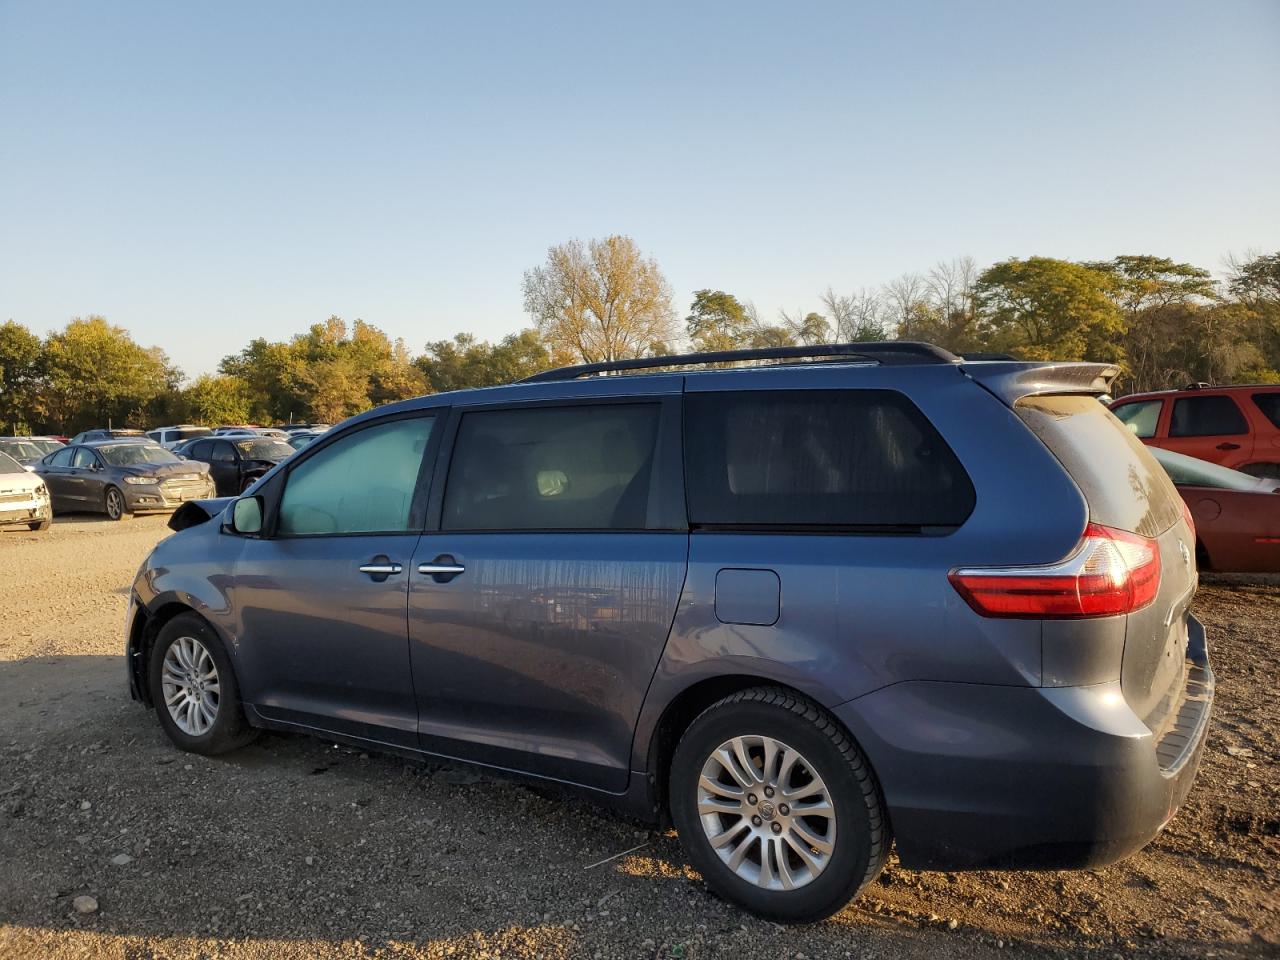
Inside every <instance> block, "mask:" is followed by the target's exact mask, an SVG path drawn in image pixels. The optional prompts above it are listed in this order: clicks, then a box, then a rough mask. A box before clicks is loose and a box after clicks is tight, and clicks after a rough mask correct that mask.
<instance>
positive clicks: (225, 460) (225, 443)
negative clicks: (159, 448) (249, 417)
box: [177, 434, 293, 497]
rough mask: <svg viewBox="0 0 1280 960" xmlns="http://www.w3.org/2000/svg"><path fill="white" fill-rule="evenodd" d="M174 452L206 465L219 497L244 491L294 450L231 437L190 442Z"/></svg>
mask: <svg viewBox="0 0 1280 960" xmlns="http://www.w3.org/2000/svg"><path fill="white" fill-rule="evenodd" d="M177 452H178V453H179V455H180V456H183V457H185V458H187V459H188V460H198V461H200V462H202V463H207V464H208V465H209V473H210V474H211V475H212V476H213V482H214V483H215V484H216V485H217V488H218V496H220V497H227V496H234V495H235V494H237V493H240V492H241V491H243V490H247V489H248V488H249V487H250V486H252V485H253V483H254V482H255V481H256V480H257V479H258V478H259V477H261V476H262V475H263V474H265V473H266V472H267V471H268V470H270V469H271V468H272V467H274V466H275V465H276V464H277V463H279V462H280V461H281V460H283V459H284V458H285V457H288V456H291V455H292V454H293V447H291V446H289V444H287V443H285V442H284V441H283V440H277V439H275V438H273V437H260V436H257V435H243V436H240V435H235V434H232V435H229V436H220V437H204V438H202V439H199V440H195V441H191V442H188V443H185V444H182V445H181V446H180V447H179V448H178V449H177Z"/></svg>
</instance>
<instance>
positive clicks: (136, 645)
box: [126, 600, 235, 707]
mask: <svg viewBox="0 0 1280 960" xmlns="http://www.w3.org/2000/svg"><path fill="white" fill-rule="evenodd" d="M184 613H190V614H194V615H195V616H197V617H199V618H200V620H201V621H202V622H203V623H204V624H205V625H206V626H207V627H208V628H209V629H210V630H212V631H213V634H214V635H215V636H216V637H217V638H218V639H219V640H221V641H222V645H223V649H225V650H226V651H227V656H229V657H231V658H232V664H233V666H234V663H235V659H234V656H233V654H232V647H231V646H230V645H229V644H228V643H227V642H226V638H225V637H223V635H222V631H221V630H219V629H218V626H217V624H215V623H214V622H213V621H211V620H210V619H209V618H208V617H206V616H205V615H204V614H202V613H201V612H200V611H199V610H197V609H196V608H195V607H193V606H191V605H190V604H186V603H183V602H181V601H180V600H167V601H164V602H162V603H160V604H158V605H156V606H155V608H154V609H147V608H146V607H141V608H140V609H139V615H138V616H137V617H135V618H134V621H133V623H132V625H131V626H130V630H129V646H128V650H127V651H126V657H127V660H128V664H129V686H130V689H131V690H132V691H133V692H134V693H135V695H136V697H137V699H139V700H141V701H142V702H143V703H145V704H146V705H147V706H149V707H150V706H154V705H155V704H154V703H153V701H152V697H151V685H150V683H148V681H147V674H148V671H149V670H150V666H151V651H152V650H153V649H154V648H155V644H156V637H158V636H159V635H160V631H161V630H162V629H163V628H164V625H165V624H167V623H168V622H169V621H171V620H173V619H174V618H175V617H179V616H181V615H182V614H184Z"/></svg>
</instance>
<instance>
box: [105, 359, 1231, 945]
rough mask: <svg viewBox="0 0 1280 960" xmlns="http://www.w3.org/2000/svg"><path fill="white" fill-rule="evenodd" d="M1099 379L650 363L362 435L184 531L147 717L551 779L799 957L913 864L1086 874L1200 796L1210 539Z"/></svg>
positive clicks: (132, 641) (208, 738)
mask: <svg viewBox="0 0 1280 960" xmlns="http://www.w3.org/2000/svg"><path fill="white" fill-rule="evenodd" d="M1116 372H1117V371H1116V369H1115V368H1114V367H1109V366H1106V365H1101V364H1089V363H1031V362H1017V361H1007V360H985V361H972V362H971V361H966V360H963V359H961V358H959V357H956V356H954V355H952V354H950V353H948V352H946V351H944V350H941V349H939V348H937V347H933V346H930V345H928V344H916V343H902V342H893V343H870V344H842V345H833V346H822V347H800V348H774V349H768V350H750V351H728V352H722V353H715V354H693V355H686V356H677V357H651V358H643V359H638V360H624V361H617V362H612V363H602V364H590V365H583V366H580V367H568V368H563V369H560V370H553V371H549V372H547V373H544V374H539V375H537V376H535V377H532V378H530V379H529V380H526V381H524V382H521V383H517V384H512V385H509V386H501V387H493V388H488V389H480V390H468V391H459V392H455V393H444V394H438V395H435V396H429V397H422V398H419V399H416V400H409V401H404V402H401V403H396V404H392V405H389V406H385V407H381V408H379V409H377V410H372V411H370V412H368V413H365V414H362V415H360V416H358V417H355V418H353V419H351V420H348V421H347V422H345V423H343V424H341V425H339V426H337V427H335V428H334V429H332V430H330V431H329V432H328V433H326V434H325V435H324V436H323V437H321V438H319V439H317V440H316V441H315V442H314V443H312V444H311V445H309V446H307V447H305V448H304V449H302V450H300V451H298V453H297V454H295V455H294V456H292V457H290V458H289V459H288V460H285V461H284V462H283V463H281V464H280V465H278V466H277V467H275V468H274V469H273V470H272V471H271V472H270V473H268V474H267V475H266V476H265V477H263V478H262V479H261V480H259V481H258V482H257V483H256V484H255V485H254V486H253V487H252V488H251V489H250V490H249V491H248V492H247V494H246V495H244V496H242V497H240V498H236V499H230V498H228V499H222V500H211V501H204V502H201V503H192V504H187V505H186V506H184V507H183V508H182V509H181V510H180V511H179V512H178V513H177V514H176V515H175V516H174V519H173V521H172V524H171V525H172V526H173V527H174V528H175V529H176V530H177V531H178V532H177V534H176V535H174V536H172V537H170V538H169V539H167V540H166V541H164V542H163V543H161V544H160V545H159V546H157V547H156V549H155V550H154V552H153V553H152V554H151V556H150V558H149V559H148V560H147V561H146V563H144V565H143V567H142V569H141V570H140V571H139V573H138V576H137V579H136V581H135V583H134V584H133V589H132V595H131V601H130V610H129V619H128V626H127V650H128V655H127V659H128V674H129V684H130V689H131V692H132V694H133V696H134V697H135V698H137V699H139V700H141V701H143V702H144V703H146V704H149V705H152V706H154V707H155V708H156V713H157V716H158V718H159V721H160V723H161V725H162V726H163V727H164V729H165V731H166V732H167V733H168V735H169V736H170V737H171V738H172V740H173V741H174V742H175V743H176V744H177V745H178V746H179V747H181V748H183V749H185V750H192V751H196V752H200V753H219V752H222V751H225V750H229V749H232V748H234V747H237V746H239V745H241V744H244V743H246V742H247V741H248V740H249V739H250V738H251V737H252V736H253V734H254V733H255V732H256V730H258V729H262V728H265V729H271V730H279V731H297V732H300V733H311V734H318V735H322V736H324V737H326V738H332V739H335V740H339V741H343V742H348V743H352V744H358V745H360V746H363V747H368V748H371V749H381V750H388V751H395V752H399V753H402V754H406V755H412V756H430V757H445V758H451V759H455V760H459V761H466V762H471V763H477V764H484V765H486V766H489V767H494V768H500V769H503V770H507V771H512V772H514V773H518V774H521V775H525V776H531V777H539V778H547V779H550V780H555V781H559V782H562V783H565V784H569V785H572V786H574V787H576V788H579V789H581V790H583V791H587V792H589V793H591V794H592V795H594V796H595V797H597V798H603V799H608V800H611V801H613V802H615V803H616V804H618V805H619V806H621V807H622V808H623V809H625V810H626V811H628V812H629V813H631V814H633V815H636V816H640V817H644V818H647V819H650V820H652V821H655V822H660V821H663V820H664V819H666V818H669V820H670V822H672V823H674V825H675V827H676V828H677V830H678V832H679V834H680V837H681V839H682V842H683V845H684V848H685V850H686V852H687V855H688V857H689V860H690V862H691V863H692V864H693V866H694V867H696V869H697V870H698V871H699V872H700V873H701V875H702V876H703V878H704V879H705V881H706V882H707V883H708V884H709V885H710V886H711V887H712V888H713V889H715V890H716V891H718V892H719V893H721V894H722V895H723V896H725V897H727V898H729V899H731V900H734V901H736V902H738V903H740V904H742V905H744V906H746V907H747V908H749V909H751V910H754V911H756V912H758V913H760V914H762V915H765V916H768V917H771V918H774V919H777V920H782V921H809V920H814V919H818V918H821V917H824V916H827V915H829V914H831V913H833V912H834V911H836V910H838V909H840V907H841V906H843V905H844V904H845V903H847V902H848V901H849V900H850V899H851V898H852V897H854V896H856V895H857V893H858V892H859V890H861V889H862V888H863V887H864V886H865V885H866V884H867V883H869V882H870V881H871V880H872V879H874V878H875V876H876V874H877V872H878V871H879V870H880V869H881V867H882V866H883V864H884V862H885V858H886V857H887V855H888V853H889V849H890V845H891V843H892V842H894V841H896V843H897V850H898V854H899V858H900V860H901V862H902V864H903V865H904V866H907V867H914V868H928V869H946V870H958V869H966V868H1011V869H1037V868H1051V869H1061V868H1075V867H1093V866H1097V865H1100V864H1105V863H1108V862H1110V861H1113V860H1115V859H1117V858H1120V857H1123V856H1126V855H1128V854H1130V853H1132V852H1133V851H1135V850H1137V849H1139V848H1140V847H1142V846H1143V845H1144V844H1146V843H1147V842H1148V841H1150V840H1151V839H1152V838H1153V837H1154V836H1155V835H1156V834H1157V833H1158V832H1159V830H1160V829H1161V828H1162V827H1163V826H1164V824H1165V823H1167V822H1168V821H1169V819H1170V818H1171V817H1172V816H1173V815H1174V812H1175V811H1176V810H1177V808H1178V806H1179V805H1180V804H1181V802H1182V800H1183V798H1184V797H1185V796H1186V794H1187V791H1188V790H1189V789H1190V787H1191V783H1192V780H1193V779H1194V776H1195V771H1196V767H1197V764H1198V761H1199V757H1200V752H1201V748H1202V745H1203V742H1204V738H1205V732H1206V729H1207V726H1208V722H1209V715H1210V712H1211V706H1212V700H1213V674H1212V672H1211V670H1210V667H1209V662H1208V656H1207V649H1206V643H1205V634H1204V630H1203V628H1202V627H1201V625H1200V624H1199V622H1198V621H1197V620H1196V619H1195V618H1194V617H1193V616H1192V615H1191V614H1190V612H1189V607H1190V604H1191V599H1192V596H1193V595H1194V593H1195V589H1196V584H1197V573H1196V568H1195V562H1194V552H1195V532H1194V529H1193V527H1192V523H1191V519H1190V517H1189V515H1188V514H1187V513H1186V512H1185V510H1184V509H1183V508H1182V501H1181V499H1180V498H1179V496H1178V494H1177V493H1176V491H1175V490H1174V488H1173V485H1172V484H1171V482H1170V481H1169V478H1168V477H1167V476H1166V475H1165V473H1164V471H1163V470H1161V468H1160V467H1159V466H1158V465H1157V464H1156V462H1155V461H1154V460H1153V459H1152V458H1151V455H1150V454H1149V453H1148V452H1147V450H1146V449H1145V448H1144V447H1143V446H1142V444H1141V443H1140V442H1139V441H1138V440H1136V439H1135V438H1134V437H1133V436H1132V434H1131V433H1130V432H1129V431H1128V430H1126V429H1125V428H1124V427H1123V426H1122V425H1121V424H1120V423H1119V421H1117V420H1116V419H1115V417H1114V416H1112V414H1111V413H1110V412H1109V411H1108V410H1107V408H1106V407H1105V406H1104V405H1103V404H1101V403H1099V402H1098V401H1097V399H1096V398H1097V396H1098V395H1100V394H1103V393H1105V392H1106V390H1107V388H1108V385H1109V383H1110V380H1111V379H1112V377H1114V376H1115V374H1116Z"/></svg>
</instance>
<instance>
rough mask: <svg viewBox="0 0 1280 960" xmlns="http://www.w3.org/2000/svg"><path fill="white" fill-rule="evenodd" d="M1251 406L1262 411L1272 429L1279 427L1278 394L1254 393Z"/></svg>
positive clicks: (1279, 397) (1279, 399) (1279, 398)
mask: <svg viewBox="0 0 1280 960" xmlns="http://www.w3.org/2000/svg"><path fill="white" fill-rule="evenodd" d="M1253 405H1254V406H1255V407H1257V408H1258V409H1259V410H1261V411H1262V415H1263V416H1264V417H1266V418H1267V419H1268V420H1270V421H1271V425H1272V426H1273V427H1280V393H1255V394H1254V395H1253Z"/></svg>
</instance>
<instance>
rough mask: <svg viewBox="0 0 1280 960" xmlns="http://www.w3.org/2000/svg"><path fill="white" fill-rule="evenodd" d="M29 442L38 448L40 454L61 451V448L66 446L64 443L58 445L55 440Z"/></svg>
mask: <svg viewBox="0 0 1280 960" xmlns="http://www.w3.org/2000/svg"><path fill="white" fill-rule="evenodd" d="M29 442H30V443H34V444H35V445H36V446H37V447H39V448H40V451H41V453H42V454H44V453H53V451H55V450H61V449H62V448H63V447H65V446H66V444H65V443H60V442H59V441H57V440H31V441H29Z"/></svg>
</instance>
